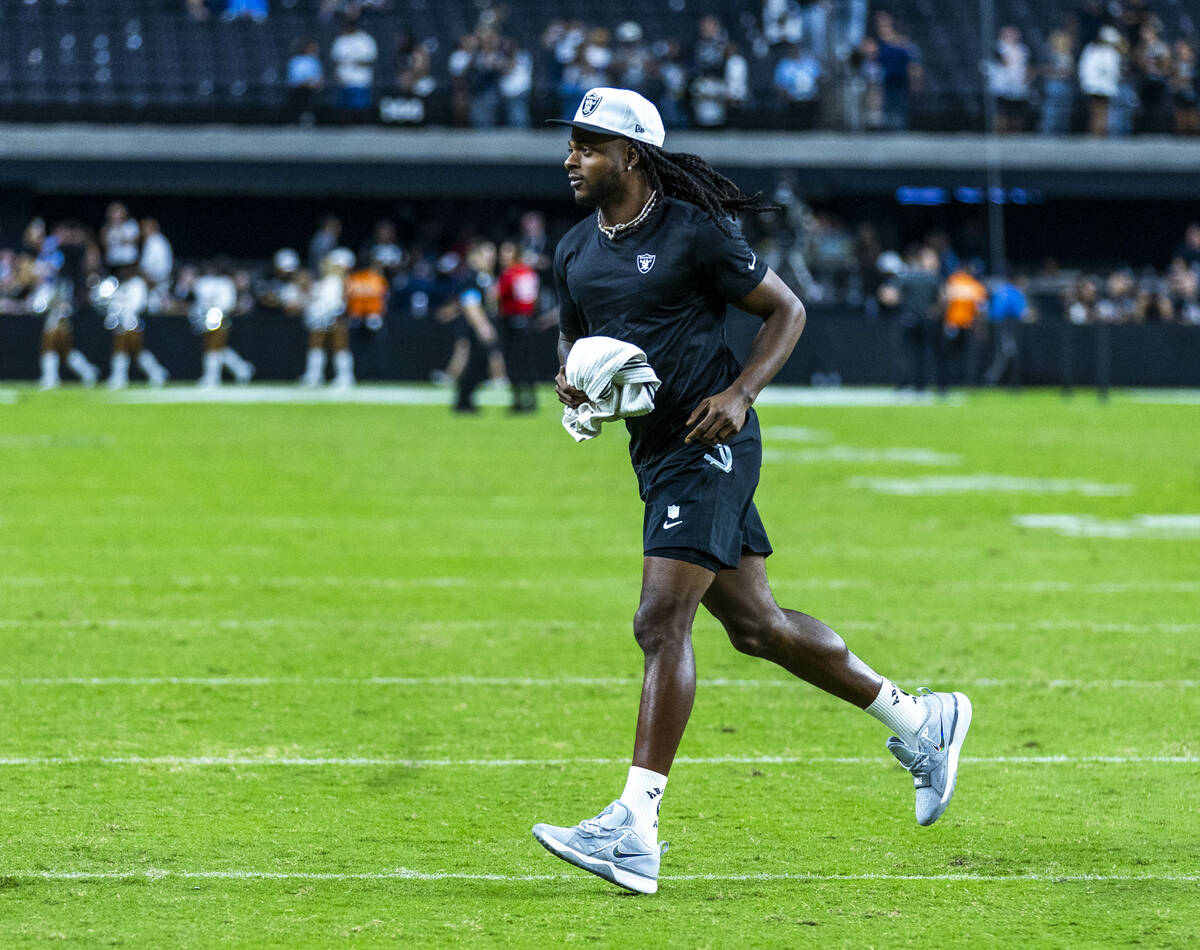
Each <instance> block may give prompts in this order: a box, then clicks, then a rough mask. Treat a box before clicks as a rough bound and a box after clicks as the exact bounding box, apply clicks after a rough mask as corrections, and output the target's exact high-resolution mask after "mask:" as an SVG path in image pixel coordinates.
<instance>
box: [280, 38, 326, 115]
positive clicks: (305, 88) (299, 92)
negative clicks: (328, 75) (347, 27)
mask: <svg viewBox="0 0 1200 950" xmlns="http://www.w3.org/2000/svg"><path fill="white" fill-rule="evenodd" d="M287 85H288V110H289V111H290V112H291V114H292V115H293V116H294V117H295V118H296V119H298V120H299V121H300V122H301V123H304V124H306V125H308V124H311V123H312V122H313V114H312V110H313V107H314V106H315V105H316V102H317V97H318V96H319V95H320V94H321V90H322V89H324V88H325V69H324V67H323V66H322V65H321V47H320V46H319V45H318V44H317V41H316V40H314V39H312V38H311V37H305V38H304V39H302V40H300V42H298V43H297V44H296V52H295V53H293V54H292V57H291V59H289V60H288V64H287Z"/></svg>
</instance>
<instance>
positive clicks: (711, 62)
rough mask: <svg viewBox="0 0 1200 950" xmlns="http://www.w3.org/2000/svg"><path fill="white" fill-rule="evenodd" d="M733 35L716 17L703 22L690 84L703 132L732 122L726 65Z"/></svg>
mask: <svg viewBox="0 0 1200 950" xmlns="http://www.w3.org/2000/svg"><path fill="white" fill-rule="evenodd" d="M728 46H729V34H728V33H727V32H726V30H725V28H724V27H723V26H722V25H721V21H720V20H719V19H717V17H715V16H706V17H703V18H701V20H700V32H699V38H698V39H697V41H696V48H695V51H694V57H693V66H692V80H691V82H690V84H689V91H690V93H691V103H692V121H693V123H694V124H695V125H696V126H698V127H699V128H710V129H711V128H718V127H720V126H722V125H724V124H725V122H726V120H727V119H728V102H729V92H728V90H727V89H726V87H725V61H726V58H727V48H728Z"/></svg>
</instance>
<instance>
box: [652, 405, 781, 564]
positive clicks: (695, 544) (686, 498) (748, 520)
mask: <svg viewBox="0 0 1200 950" xmlns="http://www.w3.org/2000/svg"><path fill="white" fill-rule="evenodd" d="M761 467H762V437H761V435H760V432H759V428H758V417H757V416H756V415H755V414H754V411H753V410H751V411H750V414H749V416H748V417H747V419H746V425H745V426H744V427H743V428H742V431H741V432H739V433H738V434H737V435H736V436H734V437H733V439H731V440H730V441H729V442H728V443H727V444H724V445H718V446H711V447H710V446H706V445H700V444H696V443H693V444H690V445H684V446H682V447H681V448H680V449H679V450H678V451H676V452H673V453H671V454H670V455H668V456H665V457H663V458H661V459H658V460H655V461H654V463H653V464H649V465H645V466H643V467H642V468H641V469H640V470H639V471H638V487H639V489H640V491H641V496H642V501H643V502H645V503H646V514H645V519H644V521H643V527H642V538H643V550H644V552H645V554H646V555H647V556H654V557H669V558H673V559H675V560H678V561H688V562H690V563H692V564H699V565H700V566H702V567H707V568H708V569H709V570H711V571H714V572H715V571H719V570H722V569H724V568H736V567H737V566H738V563H739V562H740V561H741V559H742V555H743V554H747V553H748V554H761V555H763V556H766V555H768V554H770V553H771V542H770V540H769V539H768V538H767V530H766V528H764V527H763V523H762V519H761V518H760V517H759V516H758V509H757V508H755V507H754V489H755V488H757V487H758V473H759V469H760V468H761Z"/></svg>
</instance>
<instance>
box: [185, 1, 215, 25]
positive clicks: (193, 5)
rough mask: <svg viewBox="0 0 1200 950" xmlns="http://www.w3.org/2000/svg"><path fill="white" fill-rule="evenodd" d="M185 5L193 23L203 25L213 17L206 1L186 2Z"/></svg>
mask: <svg viewBox="0 0 1200 950" xmlns="http://www.w3.org/2000/svg"><path fill="white" fill-rule="evenodd" d="M184 5H185V7H186V8H187V15H188V19H189V20H191V21H192V22H193V23H203V22H205V21H206V20H207V19H208V18H209V17H210V16H211V15H212V11H211V10H209V9H208V4H207V3H205V0H184Z"/></svg>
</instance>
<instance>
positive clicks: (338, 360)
mask: <svg viewBox="0 0 1200 950" xmlns="http://www.w3.org/2000/svg"><path fill="white" fill-rule="evenodd" d="M333 366H334V368H335V369H336V370H337V378H336V379H335V380H334V384H335V385H337V386H353V385H354V354H353V353H351V352H350V351H349V350H338V351H337V352H336V353H334V354H333Z"/></svg>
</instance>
